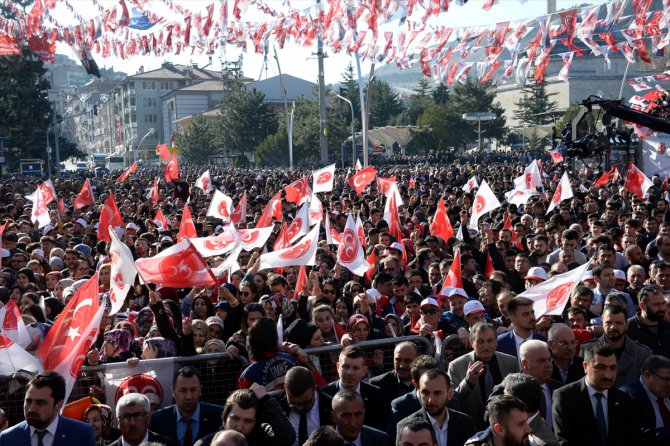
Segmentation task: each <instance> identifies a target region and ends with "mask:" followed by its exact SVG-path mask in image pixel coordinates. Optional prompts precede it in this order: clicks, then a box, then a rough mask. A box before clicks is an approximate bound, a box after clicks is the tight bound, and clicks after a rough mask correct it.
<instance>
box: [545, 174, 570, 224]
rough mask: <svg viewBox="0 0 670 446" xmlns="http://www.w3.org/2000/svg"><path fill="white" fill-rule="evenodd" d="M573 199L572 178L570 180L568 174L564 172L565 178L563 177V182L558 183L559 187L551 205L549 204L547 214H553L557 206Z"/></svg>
mask: <svg viewBox="0 0 670 446" xmlns="http://www.w3.org/2000/svg"><path fill="white" fill-rule="evenodd" d="M572 197H573V194H572V186H570V178H568V173H567V172H563V176H561V181H560V182H559V183H558V186H556V190H555V191H554V196H553V197H552V198H551V203H549V208H548V209H547V214H548V213H549V212H551V211H552V210H553V209H554V208H555V207H556V206H558V203H560V202H561V201H563V200H568V199H570V198H572Z"/></svg>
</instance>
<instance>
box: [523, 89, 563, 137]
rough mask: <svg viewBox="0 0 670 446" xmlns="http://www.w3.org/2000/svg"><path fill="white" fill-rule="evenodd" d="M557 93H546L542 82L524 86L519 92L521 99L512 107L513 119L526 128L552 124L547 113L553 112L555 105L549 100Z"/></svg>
mask: <svg viewBox="0 0 670 446" xmlns="http://www.w3.org/2000/svg"><path fill="white" fill-rule="evenodd" d="M557 94H558V93H547V89H546V88H545V83H544V81H542V82H540V83H537V82H534V83H532V84H526V86H525V87H524V88H523V90H521V97H520V98H519V100H518V101H517V102H515V104H514V105H516V110H515V111H514V119H516V120H517V121H519V122H520V123H521V124H523V125H524V126H527V127H533V126H538V125H544V124H546V123H547V122H552V121H551V118H550V116H548V115H547V113H551V112H555V111H556V108H557V103H556V102H555V101H552V100H551V97H552V96H556V95H557Z"/></svg>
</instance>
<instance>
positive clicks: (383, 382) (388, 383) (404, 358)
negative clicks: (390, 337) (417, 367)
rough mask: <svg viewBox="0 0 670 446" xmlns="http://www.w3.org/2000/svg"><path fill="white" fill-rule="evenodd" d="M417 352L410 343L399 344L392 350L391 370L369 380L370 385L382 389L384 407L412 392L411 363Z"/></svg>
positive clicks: (414, 346)
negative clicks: (384, 398) (384, 400)
mask: <svg viewBox="0 0 670 446" xmlns="http://www.w3.org/2000/svg"><path fill="white" fill-rule="evenodd" d="M417 354H418V351H417V349H416V345H414V344H413V343H411V342H401V343H400V344H398V345H396V346H395V349H394V350H393V370H391V371H388V372H386V373H384V374H382V375H379V376H375V377H374V378H372V379H370V384H372V385H374V386H377V387H379V388H380V389H382V393H383V394H384V396H385V397H386V403H385V404H384V406H385V407H389V406H390V404H391V401H393V400H394V399H396V398H398V397H399V396H403V395H405V394H406V393H409V392H411V391H412V390H414V387H413V386H412V374H411V368H412V361H414V360H415V359H416V356H417Z"/></svg>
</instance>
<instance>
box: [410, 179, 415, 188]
mask: <svg viewBox="0 0 670 446" xmlns="http://www.w3.org/2000/svg"><path fill="white" fill-rule="evenodd" d="M409 187H410V188H412V189H414V188H415V187H416V183H415V182H414V177H410V178H409Z"/></svg>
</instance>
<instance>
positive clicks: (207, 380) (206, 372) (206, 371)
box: [196, 339, 249, 405]
mask: <svg viewBox="0 0 670 446" xmlns="http://www.w3.org/2000/svg"><path fill="white" fill-rule="evenodd" d="M224 352H228V356H225V355H221V356H220V357H218V358H215V359H209V360H207V361H200V362H199V363H196V364H199V366H198V369H199V371H200V379H201V384H202V388H203V389H207V398H208V400H207V401H209V402H211V403H215V404H220V405H223V404H225V402H226V396H227V395H228V394H229V393H230V392H232V391H234V390H236V389H237V380H235V379H228V378H230V377H237V376H238V375H239V373H240V370H241V368H242V367H245V366H246V365H247V364H248V363H249V361H248V360H247V359H246V358H240V357H238V356H236V355H237V349H236V348H235V347H229V348H226V344H225V343H224V342H223V341H222V340H221V339H210V340H208V341H207V342H205V346H204V347H203V350H202V354H203V355H206V354H212V353H224ZM231 353H232V354H231ZM233 355H235V356H233Z"/></svg>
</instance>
